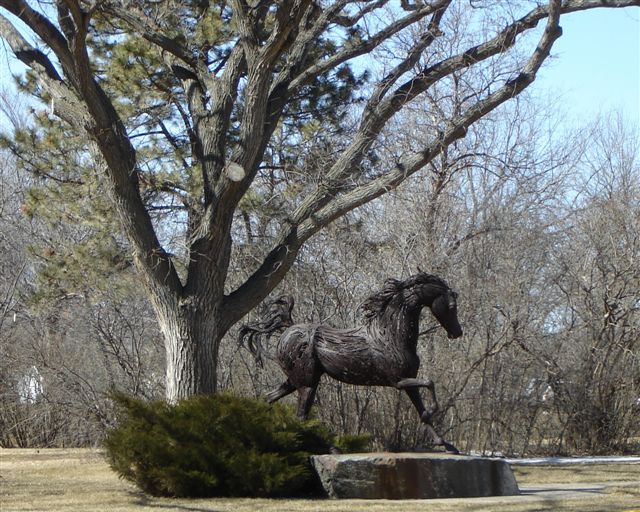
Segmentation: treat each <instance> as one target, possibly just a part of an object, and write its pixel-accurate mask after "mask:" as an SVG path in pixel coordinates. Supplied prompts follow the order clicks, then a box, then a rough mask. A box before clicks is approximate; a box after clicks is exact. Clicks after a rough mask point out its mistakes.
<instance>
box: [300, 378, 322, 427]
mask: <svg viewBox="0 0 640 512" xmlns="http://www.w3.org/2000/svg"><path fill="white" fill-rule="evenodd" d="M316 388H317V385H316V386H313V387H312V386H305V387H302V388H299V389H298V417H299V418H302V419H303V420H306V419H308V418H309V412H310V411H311V406H312V405H313V400H314V399H315V397H316Z"/></svg>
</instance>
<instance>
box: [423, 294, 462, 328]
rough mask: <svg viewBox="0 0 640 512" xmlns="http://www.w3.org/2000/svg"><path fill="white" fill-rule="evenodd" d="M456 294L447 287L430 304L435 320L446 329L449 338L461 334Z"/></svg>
mask: <svg viewBox="0 0 640 512" xmlns="http://www.w3.org/2000/svg"><path fill="white" fill-rule="evenodd" d="M457 299H458V294H457V293H456V292H454V291H453V290H451V289H449V288H447V289H446V290H445V291H444V292H443V293H441V294H440V295H438V296H437V297H436V298H435V299H434V300H433V302H432V303H431V306H430V307H429V308H430V309H431V312H432V313H433V316H435V317H436V320H438V322H439V323H440V325H441V326H442V327H444V329H445V330H446V331H447V336H448V337H449V338H450V339H454V338H459V337H460V336H462V327H461V326H460V322H459V321H458V300H457Z"/></svg>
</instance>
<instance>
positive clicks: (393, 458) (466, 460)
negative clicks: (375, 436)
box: [312, 453, 519, 499]
mask: <svg viewBox="0 0 640 512" xmlns="http://www.w3.org/2000/svg"><path fill="white" fill-rule="evenodd" d="M312 463H313V466H314V467H315V469H316V471H317V472H318V475H319V476H320V480H321V481H322V485H323V487H324V489H325V491H326V492H327V495H328V496H329V497H331V498H369V499H425V498H471V497H477V496H513V495H516V494H519V490H518V484H517V483H516V479H515V477H514V476H513V472H512V471H511V466H510V465H509V464H508V463H507V462H506V461H504V460H501V459H487V458H482V457H467V456H463V455H449V454H444V453H357V454H344V455H317V456H314V457H312Z"/></svg>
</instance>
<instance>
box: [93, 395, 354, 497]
mask: <svg viewBox="0 0 640 512" xmlns="http://www.w3.org/2000/svg"><path fill="white" fill-rule="evenodd" d="M113 399H114V400H115V401H116V403H117V405H118V409H119V411H120V418H119V425H118V426H117V427H116V428H114V429H112V430H110V431H109V432H108V434H107V437H106V439H105V442H104V445H105V448H106V454H107V459H108V461H109V464H110V465H111V467H112V468H113V469H114V470H115V471H116V472H117V473H118V474H119V475H120V476H121V477H124V478H126V479H127V480H131V481H132V482H134V483H135V484H136V485H137V486H138V487H139V488H140V489H142V490H143V491H145V492H147V493H149V494H152V495H154V496H181V497H185V496H191V497H203V496H268V497H284V496H287V497H294V496H305V495H306V496H309V495H318V494H319V493H320V487H319V482H318V481H317V477H316V475H315V472H314V471H313V470H312V468H311V463H310V460H309V457H310V456H311V455H313V454H322V453H328V452H329V449H330V447H331V446H339V447H340V449H342V450H344V449H345V448H346V449H349V448H356V449H361V448H362V445H363V438H357V437H356V438H353V436H350V437H349V438H344V439H343V440H342V441H341V440H340V439H335V438H334V437H333V436H332V435H331V433H330V431H329V429H328V428H326V427H325V426H323V425H321V424H320V423H319V422H317V421H301V420H299V419H298V418H297V417H296V416H295V415H294V414H293V412H292V410H291V409H290V408H289V407H287V406H285V405H281V404H274V405H268V404H267V403H265V402H264V401H262V400H254V399H250V398H239V397H235V396H232V395H229V394H219V395H214V396H199V397H194V398H191V399H189V400H184V401H182V402H180V403H178V404H177V405H174V406H171V405H167V404H166V403H165V402H160V401H158V402H145V401H142V400H139V399H135V398H131V397H129V396H126V395H122V394H117V395H114V396H113Z"/></svg>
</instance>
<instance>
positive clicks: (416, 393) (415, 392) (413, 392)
mask: <svg viewBox="0 0 640 512" xmlns="http://www.w3.org/2000/svg"><path fill="white" fill-rule="evenodd" d="M425 387H426V386H425ZM404 390H405V392H406V393H407V395H408V396H409V398H410V399H411V402H412V403H413V406H414V407H415V408H416V410H417V411H418V414H419V415H420V419H421V420H422V422H423V423H424V426H425V428H426V429H427V431H428V432H429V434H430V435H431V438H432V439H433V443H434V444H435V445H437V446H443V447H444V449H445V450H447V451H448V452H450V453H460V452H459V451H458V449H457V448H456V447H455V446H453V445H452V444H451V443H447V442H446V441H445V440H444V439H442V437H441V436H440V435H439V434H438V433H437V432H436V429H435V428H433V425H432V423H431V412H430V411H427V410H426V409H425V407H424V404H423V403H422V398H420V388H419V387H416V386H412V387H405V388H404Z"/></svg>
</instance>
